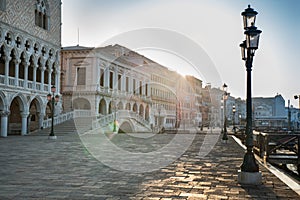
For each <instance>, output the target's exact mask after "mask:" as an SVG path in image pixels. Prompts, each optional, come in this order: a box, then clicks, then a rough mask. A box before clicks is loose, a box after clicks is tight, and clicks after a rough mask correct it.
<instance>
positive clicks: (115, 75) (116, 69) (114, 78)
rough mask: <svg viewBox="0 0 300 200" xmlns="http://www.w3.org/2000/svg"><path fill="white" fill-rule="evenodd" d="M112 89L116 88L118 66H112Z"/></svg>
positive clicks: (115, 89)
mask: <svg viewBox="0 0 300 200" xmlns="http://www.w3.org/2000/svg"><path fill="white" fill-rule="evenodd" d="M113 81H114V83H113V89H114V91H115V92H116V91H117V90H118V67H117V66H115V67H114V77H113Z"/></svg>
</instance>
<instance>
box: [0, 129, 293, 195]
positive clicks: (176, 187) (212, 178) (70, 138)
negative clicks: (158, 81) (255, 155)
mask: <svg viewBox="0 0 300 200" xmlns="http://www.w3.org/2000/svg"><path fill="white" fill-rule="evenodd" d="M204 137H205V134H197V135H196V136H195V139H194V140H193V143H192V145H190V147H189V148H188V150H187V151H186V152H185V153H184V154H183V155H182V156H180V157H178V158H174V161H173V162H171V163H170V164H169V165H167V166H163V167H162V168H161V169H158V170H155V171H150V172H143V173H130V172H125V171H124V172H123V171H118V170H115V169H112V168H110V167H109V166H106V165H104V164H103V163H102V162H99V161H98V160H97V159H95V158H94V157H93V156H92V155H91V154H90V153H89V151H88V150H87V149H86V148H85V146H84V145H83V144H82V142H81V140H80V137H79V136H78V135H77V134H75V133H74V134H72V133H68V134H63V133H61V134H58V139H57V140H55V141H52V140H51V141H50V140H48V139H47V136H45V135H39V134H36V135H30V136H23V137H21V136H9V137H7V138H0V163H1V167H0V199H97V200H98V199H110V200H119V199H120V200H123V199H147V200H148V199H159V200H162V199H165V200H167V199H281V198H289V199H299V195H297V193H295V192H294V191H292V190H291V189H290V188H289V187H287V186H286V185H285V184H284V183H283V182H281V181H280V180H279V179H278V178H277V177H275V176H274V175H273V174H271V173H270V172H269V171H267V170H266V169H265V168H264V166H260V170H261V171H262V174H263V184H262V185H261V186H255V187H251V186H242V185H239V184H238V183H237V171H238V169H239V167H240V165H241V163H242V159H243V155H244V150H243V149H242V148H240V147H239V146H238V145H237V144H236V143H235V142H234V141H233V140H232V138H231V137H229V143H228V144H227V145H224V144H222V143H221V142H217V143H216V145H215V146H214V148H213V149H212V151H211V152H210V153H209V154H207V156H206V157H204V158H200V157H199V156H198V155H199V150H200V147H201V145H202V143H203V141H204ZM173 138H174V135H172V134H170V135H167V134H159V135H155V138H152V139H151V140H145V141H144V142H145V143H144V144H142V142H143V140H141V139H136V138H134V137H132V136H130V137H129V136H127V135H126V134H123V135H116V136H114V138H113V142H114V143H115V144H116V145H117V146H118V147H120V148H123V149H127V150H131V151H133V152H135V153H136V152H151V151H152V150H155V149H156V148H161V147H163V146H164V145H166V144H168V143H170V141H172V139H173ZM136 141H138V142H139V143H136ZM180 145H182V144H178V146H180ZM97 148H99V147H97ZM107 152H108V153H113V152H110V151H107ZM168 156H172V155H171V154H170V155H169V154H165V155H164V158H168ZM156 159H157V158H156V157H152V158H151V159H149V160H148V161H147V162H145V163H144V165H150V164H151V163H152V162H154V161H155V160H156ZM134 162H136V160H135V159H134V158H131V159H128V160H127V161H126V163H127V164H129V165H130V164H132V163H134Z"/></svg>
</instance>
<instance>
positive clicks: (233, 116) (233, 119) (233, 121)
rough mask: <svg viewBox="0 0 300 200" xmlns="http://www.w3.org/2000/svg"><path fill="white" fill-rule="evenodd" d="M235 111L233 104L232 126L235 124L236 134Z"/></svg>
mask: <svg viewBox="0 0 300 200" xmlns="http://www.w3.org/2000/svg"><path fill="white" fill-rule="evenodd" d="M235 112H236V109H235V105H233V106H232V126H233V132H234V134H235V133H236V132H235Z"/></svg>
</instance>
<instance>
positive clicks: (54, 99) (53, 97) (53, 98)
mask: <svg viewBox="0 0 300 200" xmlns="http://www.w3.org/2000/svg"><path fill="white" fill-rule="evenodd" d="M51 92H52V94H51V93H50V94H48V95H47V100H48V101H51V106H52V108H51V119H52V120H51V132H50V134H49V137H48V138H49V139H56V138H57V137H56V135H55V134H54V129H53V127H54V108H55V103H56V102H58V101H59V96H58V95H54V94H55V92H56V88H55V86H54V85H53V86H52V87H51Z"/></svg>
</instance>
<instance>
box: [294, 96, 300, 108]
mask: <svg viewBox="0 0 300 200" xmlns="http://www.w3.org/2000/svg"><path fill="white" fill-rule="evenodd" d="M294 99H299V105H298V106H299V107H298V108H299V109H300V95H295V96H294Z"/></svg>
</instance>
